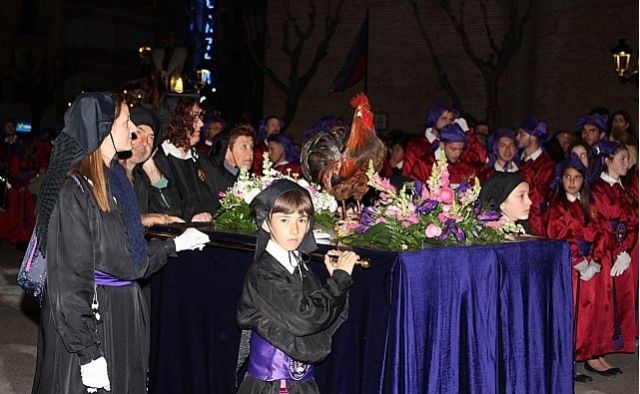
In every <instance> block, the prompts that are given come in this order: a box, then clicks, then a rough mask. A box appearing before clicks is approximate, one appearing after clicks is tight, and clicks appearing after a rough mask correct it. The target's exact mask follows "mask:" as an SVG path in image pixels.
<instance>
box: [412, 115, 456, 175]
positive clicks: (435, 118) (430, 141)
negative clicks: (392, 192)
mask: <svg viewBox="0 0 640 394" xmlns="http://www.w3.org/2000/svg"><path fill="white" fill-rule="evenodd" d="M459 114H460V112H459V111H458V110H457V109H455V108H453V107H450V106H448V105H443V104H436V105H432V106H431V107H429V108H428V109H427V116H426V119H425V125H426V129H425V131H424V135H423V136H422V135H421V136H417V137H415V138H413V139H411V140H410V141H409V143H408V144H407V149H406V151H405V156H404V164H403V166H402V175H404V176H406V177H409V178H413V179H418V180H424V179H427V178H429V175H427V174H431V166H432V165H433V157H432V156H433V152H434V151H435V150H436V149H437V148H438V142H439V139H440V130H441V129H442V128H443V127H444V126H446V125H448V124H450V123H453V120H454V119H455V118H456V117H458V116H459Z"/></svg>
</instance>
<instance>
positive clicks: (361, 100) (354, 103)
mask: <svg viewBox="0 0 640 394" xmlns="http://www.w3.org/2000/svg"><path fill="white" fill-rule="evenodd" d="M363 104H365V105H369V99H368V98H367V96H366V95H365V94H364V93H358V94H356V95H355V97H354V98H352V99H351V107H352V108H353V109H356V108H358V107H359V106H360V105H363Z"/></svg>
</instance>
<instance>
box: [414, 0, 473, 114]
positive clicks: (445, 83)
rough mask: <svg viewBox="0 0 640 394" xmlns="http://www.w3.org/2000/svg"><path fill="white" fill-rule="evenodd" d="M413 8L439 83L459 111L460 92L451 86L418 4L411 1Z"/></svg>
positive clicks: (460, 107) (460, 105)
mask: <svg viewBox="0 0 640 394" xmlns="http://www.w3.org/2000/svg"><path fill="white" fill-rule="evenodd" d="M411 6H412V7H413V15H414V16H415V18H416V22H417V23H418V27H419V28H420V35H422V38H423V39H424V41H425V42H426V44H427V49H428V50H429V55H430V56H431V61H432V62H433V66H434V67H435V69H436V74H437V76H438V82H439V83H440V86H441V87H442V88H443V89H444V90H445V91H446V92H447V94H448V95H449V97H451V100H452V101H453V106H454V107H456V108H458V109H462V102H461V101H460V96H459V95H458V92H456V90H455V88H454V87H453V85H452V84H451V81H449V78H448V77H447V73H446V72H445V70H444V67H442V63H440V58H439V57H438V55H437V54H436V51H435V48H434V46H433V42H431V39H430V38H429V35H428V34H427V30H426V28H425V26H424V24H423V23H422V19H421V18H420V12H419V11H418V4H417V2H416V1H411Z"/></svg>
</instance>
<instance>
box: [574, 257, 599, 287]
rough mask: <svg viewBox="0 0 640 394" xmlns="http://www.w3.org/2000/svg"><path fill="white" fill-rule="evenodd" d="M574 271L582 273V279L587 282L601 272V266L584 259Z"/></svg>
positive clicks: (575, 266)
mask: <svg viewBox="0 0 640 394" xmlns="http://www.w3.org/2000/svg"><path fill="white" fill-rule="evenodd" d="M573 269H575V270H576V271H578V272H580V279H582V280H584V281H585V282H586V281H588V280H590V279H591V278H593V277H594V276H595V275H596V274H597V273H598V272H600V264H598V263H596V262H595V261H593V260H591V261H589V260H587V259H584V260H582V261H581V262H580V263H578V264H576V265H574V266H573Z"/></svg>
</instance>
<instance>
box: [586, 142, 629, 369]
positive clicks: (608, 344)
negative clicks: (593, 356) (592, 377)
mask: <svg viewBox="0 0 640 394" xmlns="http://www.w3.org/2000/svg"><path fill="white" fill-rule="evenodd" d="M598 148H599V152H600V154H599V158H600V163H601V164H602V166H603V171H602V173H601V174H600V178H599V179H598V180H596V181H595V182H594V184H593V185H592V187H591V190H592V195H593V199H594V207H595V209H596V210H597V211H598V214H600V215H601V216H602V217H603V218H604V224H603V225H602V226H601V233H602V234H603V237H602V238H603V239H604V242H606V245H607V253H605V255H604V257H603V260H602V274H603V277H604V278H606V279H605V280H606V282H607V287H606V290H607V293H606V300H607V302H608V303H609V305H608V307H609V309H608V310H609V311H611V313H610V315H609V316H610V317H611V319H610V321H609V322H608V324H609V327H610V330H611V331H612V332H613V335H611V336H608V337H604V338H602V343H601V346H602V347H603V352H602V355H604V354H607V353H615V352H624V353H633V352H634V351H635V337H636V334H637V332H636V323H635V316H636V307H635V305H636V291H637V286H638V282H637V280H634V277H633V273H632V271H633V270H630V269H629V268H630V266H631V256H630V254H631V253H632V251H633V249H634V248H635V247H637V242H638V237H637V233H638V207H637V205H635V204H634V200H633V197H632V196H631V195H630V194H629V190H627V189H626V188H625V187H624V186H623V185H622V183H621V181H620V178H621V177H623V176H624V175H625V174H626V173H627V171H628V160H629V152H628V151H627V149H626V147H625V146H624V145H620V144H617V143H615V142H611V141H605V140H603V141H601V142H600V143H599V144H598ZM635 263H636V264H637V261H636V262H635ZM585 368H587V369H588V370H593V371H596V372H598V373H603V371H604V373H606V374H609V375H610V374H614V373H622V372H621V371H620V370H619V369H616V368H613V367H612V366H611V365H610V364H609V363H608V362H607V360H605V359H604V358H603V357H601V358H599V363H595V364H592V363H589V364H587V365H585Z"/></svg>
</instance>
